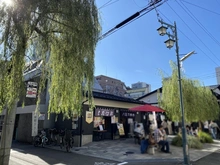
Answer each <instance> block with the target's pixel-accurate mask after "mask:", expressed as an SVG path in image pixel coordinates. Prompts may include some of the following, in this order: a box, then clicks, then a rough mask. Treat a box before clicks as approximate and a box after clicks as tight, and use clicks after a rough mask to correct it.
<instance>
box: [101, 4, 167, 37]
mask: <svg viewBox="0 0 220 165" xmlns="http://www.w3.org/2000/svg"><path fill="white" fill-rule="evenodd" d="M166 1H167V0H151V1H150V2H149V4H148V5H147V6H146V7H145V8H144V9H142V10H140V11H138V12H136V13H135V14H133V15H132V16H130V17H128V18H127V19H125V20H124V21H122V22H121V23H119V24H117V25H116V26H115V27H114V28H112V29H111V30H109V31H107V32H106V33H104V34H102V35H101V36H100V37H99V40H102V39H104V38H105V37H107V36H109V35H110V34H112V33H114V32H116V31H117V30H118V29H120V28H122V27H124V26H125V25H127V24H128V23H130V22H131V21H134V20H135V19H138V18H140V17H142V16H143V15H145V14H147V13H149V12H150V11H151V10H153V9H155V8H157V7H158V6H160V5H162V4H163V3H164V2H166Z"/></svg>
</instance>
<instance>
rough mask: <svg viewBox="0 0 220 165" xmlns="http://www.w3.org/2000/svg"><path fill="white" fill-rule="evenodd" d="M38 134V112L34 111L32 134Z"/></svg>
mask: <svg viewBox="0 0 220 165" xmlns="http://www.w3.org/2000/svg"><path fill="white" fill-rule="evenodd" d="M37 134H38V113H35V112H32V132H31V136H36V135H37Z"/></svg>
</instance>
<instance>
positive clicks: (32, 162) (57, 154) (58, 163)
mask: <svg viewBox="0 0 220 165" xmlns="http://www.w3.org/2000/svg"><path fill="white" fill-rule="evenodd" d="M219 162H220V151H219V152H216V153H213V154H211V155H209V156H207V157H205V158H202V159H200V160H198V161H197V162H193V163H192V165H217V164H219ZM146 164H147V165H182V164H183V163H182V162H166V161H164V162H158V161H154V162H141V161H140V162H138V161H135V162H116V161H111V160H106V159H100V158H95V157H90V156H84V155H79V154H76V153H67V152H65V151H59V150H53V149H48V148H41V147H34V146H32V145H29V144H22V143H16V144H13V147H12V150H11V157H10V163H9V165H146Z"/></svg>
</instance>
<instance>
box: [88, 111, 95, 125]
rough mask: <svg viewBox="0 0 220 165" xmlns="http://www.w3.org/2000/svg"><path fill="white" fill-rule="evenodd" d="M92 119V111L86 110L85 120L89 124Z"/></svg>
mask: <svg viewBox="0 0 220 165" xmlns="http://www.w3.org/2000/svg"><path fill="white" fill-rule="evenodd" d="M92 121H93V113H92V111H86V122H87V123H89V124H90V123H91V122H92Z"/></svg>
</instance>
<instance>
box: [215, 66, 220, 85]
mask: <svg viewBox="0 0 220 165" xmlns="http://www.w3.org/2000/svg"><path fill="white" fill-rule="evenodd" d="M215 73H216V79H217V84H220V67H217V68H215Z"/></svg>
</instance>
